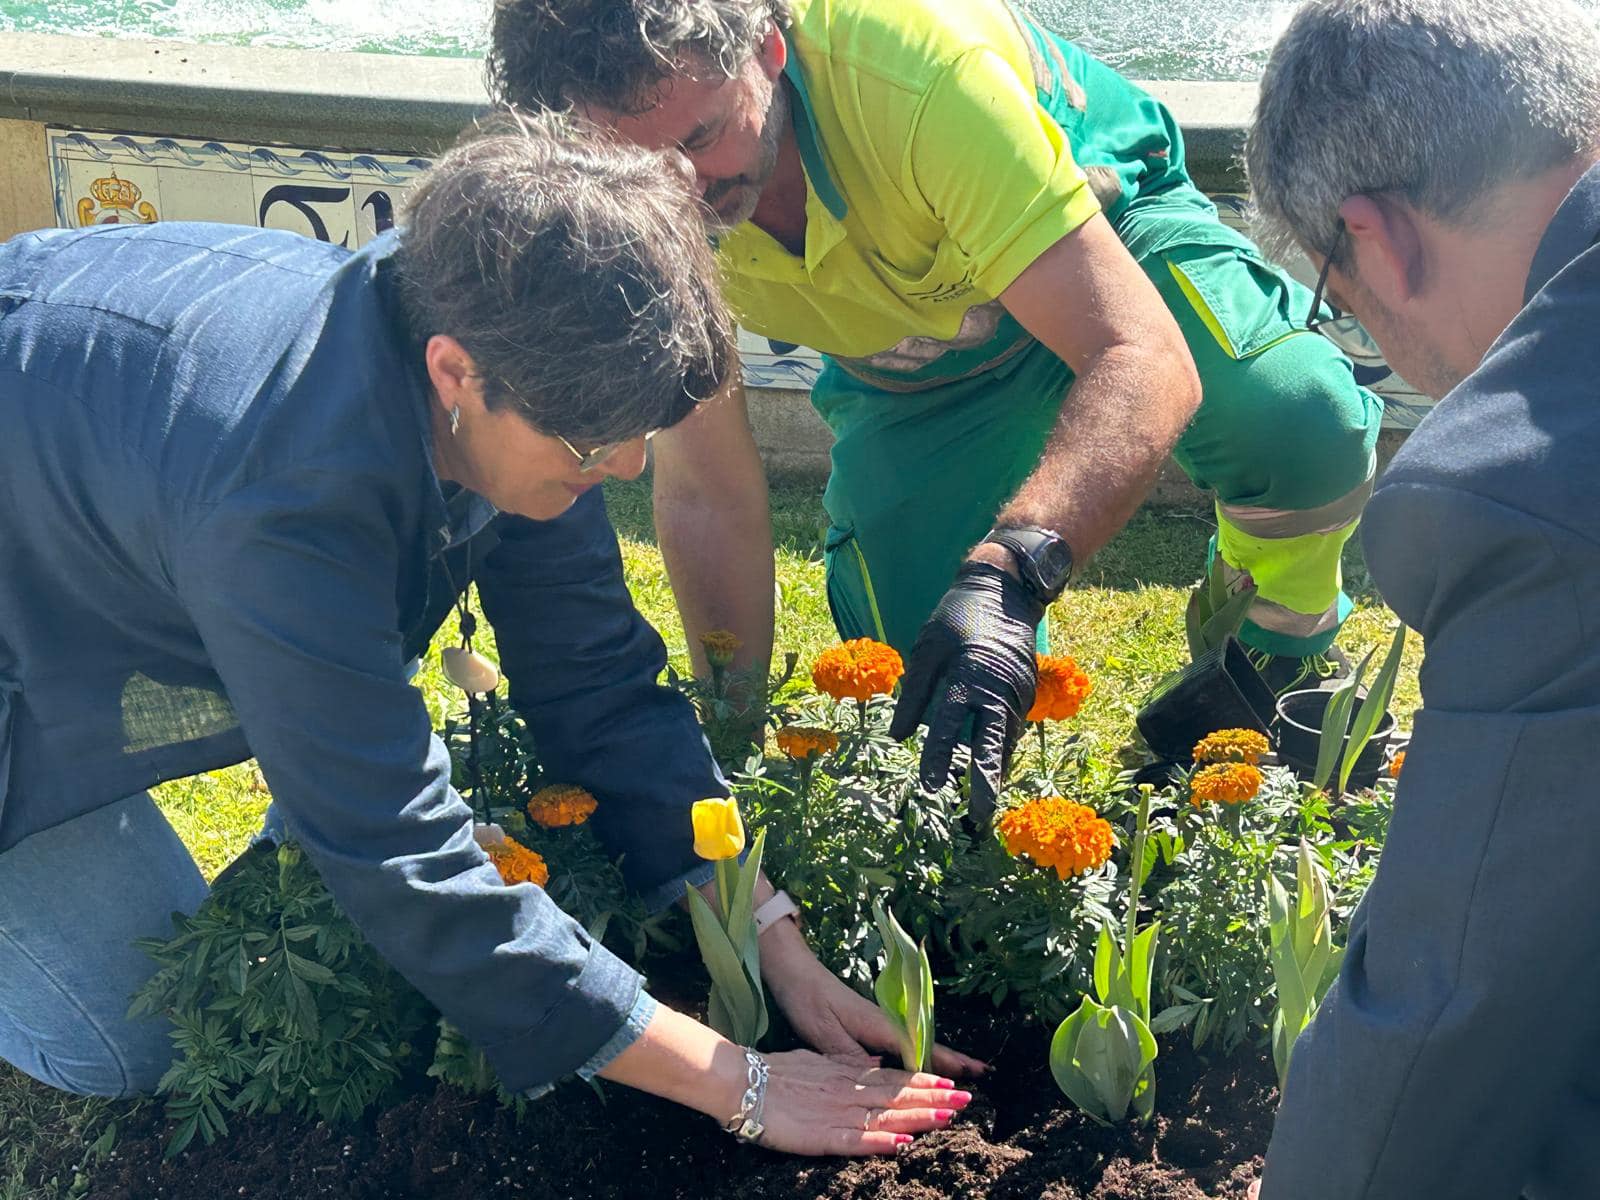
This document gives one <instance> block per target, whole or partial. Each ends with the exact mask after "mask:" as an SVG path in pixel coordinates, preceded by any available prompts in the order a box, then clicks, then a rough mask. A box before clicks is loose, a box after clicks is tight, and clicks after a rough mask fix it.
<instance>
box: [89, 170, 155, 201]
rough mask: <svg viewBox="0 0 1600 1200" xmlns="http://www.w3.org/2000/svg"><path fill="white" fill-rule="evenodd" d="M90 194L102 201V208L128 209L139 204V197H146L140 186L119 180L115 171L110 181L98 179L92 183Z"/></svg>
mask: <svg viewBox="0 0 1600 1200" xmlns="http://www.w3.org/2000/svg"><path fill="white" fill-rule="evenodd" d="M89 194H90V195H91V196H93V197H94V198H95V199H96V200H98V201H100V206H101V207H102V208H127V209H131V208H132V207H133V206H134V205H135V204H137V203H139V197H141V196H143V195H144V193H143V192H141V191H140V190H139V185H138V184H136V183H132V182H130V181H128V180H126V179H118V178H117V173H116V172H115V171H113V172H111V178H110V179H96V180H95V181H94V182H93V183H91V184H90V185H89Z"/></svg>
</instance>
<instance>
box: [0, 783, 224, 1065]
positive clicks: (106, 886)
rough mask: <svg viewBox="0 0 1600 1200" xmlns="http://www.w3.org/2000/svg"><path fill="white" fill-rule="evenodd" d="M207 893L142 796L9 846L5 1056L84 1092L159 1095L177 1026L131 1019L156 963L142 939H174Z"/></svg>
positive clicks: (1, 859)
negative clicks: (176, 920)
mask: <svg viewBox="0 0 1600 1200" xmlns="http://www.w3.org/2000/svg"><path fill="white" fill-rule="evenodd" d="M206 890H207V889H206V883H205V879H204V878H203V877H202V876H201V874H200V870H199V868H198V867H196V866H195V864H194V860H193V859H192V858H190V857H189V852H188V850H186V849H185V848H184V845H183V843H182V842H181V841H179V840H178V835H177V834H176V833H174V832H173V829H172V826H171V825H169V824H167V820H166V818H165V817H163V816H162V815H161V810H160V809H158V808H157V807H156V805H155V802H154V801H153V800H151V799H150V797H149V796H148V795H146V794H145V793H143V792H141V793H139V794H138V795H137V796H129V797H128V798H127V799H125V800H119V801H118V802H117V803H115V804H112V805H110V806H108V807H106V808H101V809H97V810H96V811H94V812H91V813H86V814H85V815H83V816H81V817H75V818H74V819H72V820H70V821H66V822H63V823H62V824H60V825H56V826H53V827H52V828H50V829H46V830H43V831H41V832H39V833H36V834H34V835H33V836H32V837H28V838H24V839H23V840H22V841H20V842H18V843H17V844H16V845H15V846H13V847H12V848H11V849H10V850H7V851H5V852H4V853H0V1059H4V1060H5V1061H6V1062H9V1063H11V1064H12V1065H13V1066H15V1067H17V1068H19V1069H20V1070H22V1071H25V1072H26V1073H27V1074H29V1075H31V1076H33V1077H34V1078H35V1079H38V1080H40V1081H42V1082H44V1083H47V1084H49V1085H51V1086H52V1087H57V1088H61V1089H63V1090H64V1091H69V1092H77V1093H79V1094H81V1095H94V1096H137V1095H147V1094H149V1093H152V1092H154V1091H155V1087H156V1083H157V1082H158V1081H159V1080H160V1078H161V1076H162V1074H163V1072H165V1071H166V1069H167V1067H168V1065H169V1064H170V1063H171V1061H172V1053H173V1048H172V1041H171V1039H170V1038H169V1037H168V1030H169V1028H170V1026H169V1025H168V1023H167V1022H166V1021H164V1020H161V1019H158V1018H142V1019H140V1020H137V1021H130V1020H128V1019H127V1016H126V1013H127V1011H128V1002H129V1000H130V999H131V997H132V996H133V993H134V992H136V991H137V990H138V989H139V988H140V987H141V986H142V985H143V984H144V982H145V981H146V980H147V979H149V978H150V976H151V975H152V974H153V973H154V971H155V962H154V961H153V960H152V959H151V958H149V957H148V956H147V955H145V954H144V953H143V952H142V951H140V950H137V949H135V948H134V946H133V941H134V939H135V938H141V937H152V936H154V937H160V936H164V935H170V934H171V932H172V922H171V919H170V914H172V913H173V912H182V913H192V912H193V911H194V910H195V909H196V908H198V907H199V906H200V902H201V901H202V900H204V899H205V897H206Z"/></svg>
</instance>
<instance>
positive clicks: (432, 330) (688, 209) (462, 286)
mask: <svg viewBox="0 0 1600 1200" xmlns="http://www.w3.org/2000/svg"><path fill="white" fill-rule="evenodd" d="M696 205H697V202H696V200H695V198H694V194H693V192H692V191H691V189H690V188H689V187H688V186H687V181H686V180H685V179H684V177H683V175H682V174H681V173H679V171H677V170H676V169H675V168H674V167H673V166H672V165H671V163H670V160H668V159H667V158H666V156H664V155H661V154H653V153H650V152H648V151H645V150H640V149H637V148H635V147H632V146H625V145H621V144H618V143H616V142H615V141H611V140H607V139H602V138H598V137H595V136H594V135H593V131H590V130H584V129H582V128H581V127H580V125H579V123H578V122H577V121H576V120H575V119H573V118H570V117H566V116H563V115H561V114H555V113H547V114H544V115H542V116H540V117H535V118H530V117H525V116H522V115H519V114H514V113H502V114H498V115H496V116H494V117H492V118H489V119H487V120H485V121H480V122H479V124H478V126H477V128H475V129H474V130H473V131H471V132H469V133H468V134H467V136H466V137H465V138H464V139H463V140H462V141H461V142H460V143H458V144H457V145H456V147H455V148H454V149H452V150H450V151H449V152H448V153H447V154H445V155H444V157H442V158H441V159H439V160H438V162H436V163H435V164H434V166H433V168H432V169H431V170H430V171H429V172H428V173H427V175H425V176H424V177H423V178H422V180H421V181H420V182H419V183H418V184H417V185H416V186H415V187H413V188H412V189H411V193H410V195H409V196H408V198H407V205H406V208H405V211H404V213H403V214H402V217H401V222H400V233H399V239H400V245H399V248H398V250H397V251H396V255H395V268H396V272H397V276H398V281H399V292H400V297H401V303H402V306H403V307H404V309H405V312H406V316H407V318H408V320H409V322H410V324H411V327H412V332H413V333H414V334H415V335H416V336H417V337H419V338H421V339H426V338H427V337H429V336H431V335H433V334H445V335H448V336H450V337H453V338H455V339H456V340H457V341H458V342H460V343H461V345H462V346H463V347H464V348H465V349H466V351H467V353H468V354H470V355H471V356H472V360H473V363H474V364H475V365H476V367H477V370H478V373H479V374H480V375H481V376H482V378H483V388H484V400H485V403H487V404H488V405H490V406H491V407H494V408H498V407H501V406H504V405H513V406H515V407H516V408H517V410H518V411H519V412H520V414H521V415H522V417H523V418H524V419H525V420H526V421H527V422H528V423H529V424H530V425H532V426H533V427H534V428H535V429H537V430H539V431H541V432H543V433H554V434H560V435H562V436H563V437H568V438H573V439H581V440H584V441H589V442H596V443H606V442H619V441H626V440H627V439H629V438H634V437H638V436H639V435H640V434H642V433H646V432H648V431H649V430H652V429H664V428H666V427H668V426H671V425H674V424H676V423H677V422H678V421H681V420H682V419H683V418H684V417H686V416H688V415H689V413H690V412H692V411H693V410H694V407H695V405H696V404H698V403H699V402H701V401H703V400H706V399H709V398H710V397H712V396H714V395H715V394H716V393H717V392H718V391H720V390H721V388H722V386H723V385H724V384H725V383H726V381H727V378H728V375H729V373H730V371H732V370H733V369H734V366H735V364H736V362H737V354H736V352H735V349H734V340H733V322H732V321H731V319H730V318H729V316H728V312H727V309H726V308H725V307H724V305H723V303H722V298H721V293H720V292H719V290H718V287H717V272H716V265H715V262H714V259H713V256H712V250H711V247H710V246H709V245H708V243H707V242H706V237H705V229H704V226H703V225H702V223H701V219H700V213H699V210H698V208H697V206H696Z"/></svg>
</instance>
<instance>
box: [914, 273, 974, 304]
mask: <svg viewBox="0 0 1600 1200" xmlns="http://www.w3.org/2000/svg"><path fill="white" fill-rule="evenodd" d="M971 293H972V280H970V279H962V280H959V281H957V282H955V283H942V284H940V285H939V286H938V287H935V288H929V289H928V290H927V291H925V292H911V293H909V295H910V296H911V298H912V299H913V300H928V301H931V302H932V303H934V304H947V303H949V302H950V301H951V300H959V299H961V297H963V296H967V295H970V294H971Z"/></svg>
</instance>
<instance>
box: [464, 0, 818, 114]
mask: <svg viewBox="0 0 1600 1200" xmlns="http://www.w3.org/2000/svg"><path fill="white" fill-rule="evenodd" d="M769 22H771V23H774V24H776V25H777V26H778V27H779V28H780V29H781V28H784V27H786V26H787V25H788V24H789V0H495V4H494V14H493V16H492V18H491V21H490V46H489V54H488V57H487V59H486V60H485V63H484V72H485V75H486V77H487V82H488V86H489V94H490V95H492V96H494V97H495V98H496V99H498V100H500V101H502V102H504V103H507V104H516V105H519V106H521V107H523V108H530V109H547V108H548V109H565V108H568V107H570V106H573V105H577V106H580V107H596V108H603V109H607V110H609V111H611V112H616V113H628V114H634V113H640V112H644V111H645V110H646V109H648V108H650V107H651V105H652V104H653V103H654V102H655V95H656V93H657V92H658V91H659V90H660V88H661V85H662V84H663V83H664V82H665V81H666V80H667V79H668V78H669V77H671V76H672V75H674V74H678V73H687V74H690V75H692V76H694V77H696V78H705V77H707V73H708V72H709V73H710V75H711V76H713V77H715V76H720V77H721V78H724V79H732V78H733V77H734V76H735V75H736V74H737V73H738V72H739V69H740V68H741V67H742V66H743V65H744V63H745V62H746V60H748V59H749V58H750V56H751V55H752V54H754V53H755V52H756V50H757V49H758V48H759V47H760V45H761V39H762V36H763V35H764V33H765V31H766V28H767V25H768V23H769Z"/></svg>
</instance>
